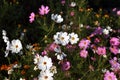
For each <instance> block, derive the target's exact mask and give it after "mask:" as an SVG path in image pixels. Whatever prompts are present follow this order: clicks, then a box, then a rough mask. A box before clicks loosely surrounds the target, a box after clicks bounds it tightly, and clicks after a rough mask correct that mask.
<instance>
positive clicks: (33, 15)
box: [29, 12, 35, 23]
mask: <svg viewBox="0 0 120 80" xmlns="http://www.w3.org/2000/svg"><path fill="white" fill-rule="evenodd" d="M34 20H35V13H34V12H32V13H31V14H30V16H29V22H30V23H32V22H33V21H34Z"/></svg>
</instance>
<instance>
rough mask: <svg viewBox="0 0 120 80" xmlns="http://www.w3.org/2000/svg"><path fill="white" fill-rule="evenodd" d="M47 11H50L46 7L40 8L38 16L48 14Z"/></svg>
mask: <svg viewBox="0 0 120 80" xmlns="http://www.w3.org/2000/svg"><path fill="white" fill-rule="evenodd" d="M49 11H50V9H49V7H48V6H44V5H42V6H41V8H39V14H40V15H45V14H48V12H49Z"/></svg>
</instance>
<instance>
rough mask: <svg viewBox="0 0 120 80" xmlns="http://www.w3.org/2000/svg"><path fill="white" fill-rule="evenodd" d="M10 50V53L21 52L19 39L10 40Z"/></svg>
mask: <svg viewBox="0 0 120 80" xmlns="http://www.w3.org/2000/svg"><path fill="white" fill-rule="evenodd" d="M10 49H11V51H12V53H18V52H20V51H21V50H22V44H21V41H20V40H19V39H16V40H12V42H11V45H10Z"/></svg>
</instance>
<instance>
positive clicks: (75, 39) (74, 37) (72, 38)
mask: <svg viewBox="0 0 120 80" xmlns="http://www.w3.org/2000/svg"><path fill="white" fill-rule="evenodd" d="M69 36H70V39H69V41H70V43H71V44H76V43H77V42H78V41H79V38H78V35H77V34H75V33H71V34H69Z"/></svg>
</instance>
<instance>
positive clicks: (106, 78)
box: [104, 71, 117, 80]
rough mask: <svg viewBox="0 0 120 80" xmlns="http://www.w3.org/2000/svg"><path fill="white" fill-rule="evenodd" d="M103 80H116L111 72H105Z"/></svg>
mask: <svg viewBox="0 0 120 80" xmlns="http://www.w3.org/2000/svg"><path fill="white" fill-rule="evenodd" d="M104 80H117V78H116V75H115V74H114V73H113V72H109V71H106V73H105V74H104Z"/></svg>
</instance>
